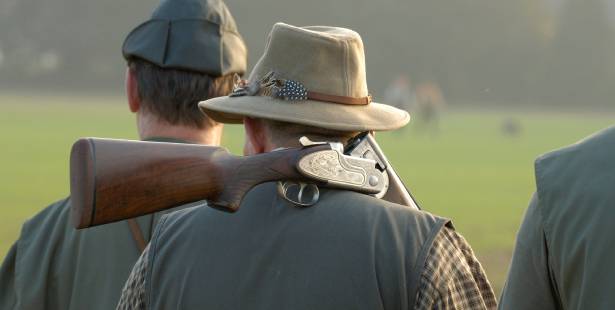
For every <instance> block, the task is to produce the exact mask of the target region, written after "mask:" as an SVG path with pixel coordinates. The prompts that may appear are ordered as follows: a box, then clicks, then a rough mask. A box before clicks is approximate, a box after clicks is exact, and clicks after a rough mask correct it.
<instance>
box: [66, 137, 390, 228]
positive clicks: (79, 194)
mask: <svg viewBox="0 0 615 310" xmlns="http://www.w3.org/2000/svg"><path fill="white" fill-rule="evenodd" d="M301 141H302V144H303V147H298V148H287V149H281V150H277V151H273V152H269V153H264V154H258V155H253V156H234V155H231V154H230V153H229V152H228V151H227V150H226V149H224V148H222V147H214V146H204V145H198V144H178V143H164V142H145V141H130V140H115V139H101V138H83V139H79V140H78V141H77V142H75V144H74V145H73V148H72V151H71V157H70V189H71V204H72V210H71V213H72V222H73V225H74V226H75V227H76V228H78V229H80V228H87V227H91V226H96V225H101V224H105V223H110V222H114V221H119V220H124V219H128V218H133V217H137V216H141V215H145V214H149V213H154V212H157V211H161V210H165V209H169V208H172V207H175V206H179V205H183V204H186V203H190V202H195V201H200V200H207V202H208V205H209V206H211V207H214V208H217V209H221V210H224V211H229V212H234V211H236V210H237V209H238V208H239V206H240V204H241V200H242V199H243V197H244V195H245V194H246V193H247V192H248V191H249V190H250V189H252V188H253V187H254V186H256V185H258V184H261V183H264V182H269V181H280V180H285V181H287V180H290V181H296V182H306V183H311V184H315V185H317V186H325V187H334V188H345V189H349V190H355V191H359V192H362V193H366V194H378V193H381V192H383V191H384V190H386V187H387V184H386V180H385V178H384V177H383V174H382V171H380V170H378V169H377V165H376V162H375V161H374V160H372V159H364V158H355V157H351V156H348V155H345V154H343V146H342V145H341V144H340V143H328V142H311V141H309V140H308V139H307V138H305V137H304V138H302V140H301Z"/></svg>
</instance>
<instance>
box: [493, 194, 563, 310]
mask: <svg viewBox="0 0 615 310" xmlns="http://www.w3.org/2000/svg"><path fill="white" fill-rule="evenodd" d="M549 270H550V268H549V258H548V247H547V241H546V238H545V231H544V226H543V220H542V215H541V213H540V201H539V197H538V195H537V194H535V195H534V197H533V198H532V201H531V202H530V206H529V207H528V209H527V211H526V213H525V216H524V219H523V223H522V224H521V228H520V230H519V233H518V234H517V241H516V244H515V250H514V252H513V258H512V263H511V266H510V269H509V271H508V279H507V280H506V284H505V286H504V289H503V291H502V296H501V298H500V309H529V310H531V309H541V310H549V309H558V304H557V298H556V296H557V294H556V293H555V292H556V289H555V285H553V281H552V278H551V273H550V271H549Z"/></svg>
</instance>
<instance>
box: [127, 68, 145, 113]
mask: <svg viewBox="0 0 615 310" xmlns="http://www.w3.org/2000/svg"><path fill="white" fill-rule="evenodd" d="M124 84H125V87H126V97H127V98H128V108H129V109H130V112H132V113H137V111H139V108H141V98H139V88H138V86H137V77H136V75H135V71H134V70H133V69H131V68H130V67H127V68H126V80H125V82H124Z"/></svg>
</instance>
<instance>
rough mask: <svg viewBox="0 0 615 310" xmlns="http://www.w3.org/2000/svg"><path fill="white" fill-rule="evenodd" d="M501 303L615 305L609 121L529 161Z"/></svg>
mask: <svg viewBox="0 0 615 310" xmlns="http://www.w3.org/2000/svg"><path fill="white" fill-rule="evenodd" d="M536 185H537V191H536V194H535V195H534V197H533V199H532V202H531V203H530V206H529V208H528V210H527V213H526V215H525V219H524V221H523V224H522V226H521V229H520V231H519V234H518V235H517V243H516V246H515V251H514V254H513V260H512V264H511V267H510V271H509V275H508V280H507V282H506V285H505V287H504V291H503V293H502V298H501V301H500V309H541V310H548V309H592V310H593V309H613V308H615V277H613V262H615V225H614V224H613V220H614V219H615V127H612V128H610V129H607V130H604V131H602V132H600V133H598V134H596V135H593V136H591V137H589V138H587V139H585V140H583V141H580V142H579V143H577V144H575V145H572V146H570V147H567V148H564V149H561V150H558V151H555V152H553V153H550V154H547V155H545V156H542V157H540V158H539V159H538V160H537V161H536Z"/></svg>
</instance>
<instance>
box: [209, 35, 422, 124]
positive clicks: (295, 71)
mask: <svg viewBox="0 0 615 310" xmlns="http://www.w3.org/2000/svg"><path fill="white" fill-rule="evenodd" d="M199 107H200V108H201V110H202V111H203V112H204V113H206V114H207V115H208V116H209V117H211V118H212V119H214V120H216V121H218V122H222V123H241V122H242V121H243V118H244V117H254V118H263V119H270V120H276V121H283V122H289V123H295V124H302V125H310V126H315V127H320V128H325V129H332V130H339V131H368V130H373V131H382V130H394V129H397V128H400V127H403V126H404V125H406V124H407V123H408V121H409V120H410V115H409V114H408V113H407V112H406V111H403V110H400V109H397V108H395V107H392V106H389V105H386V104H380V103H376V102H373V101H372V100H371V96H370V95H369V92H368V88H367V81H366V73H365V54H364V50H363V42H362V40H361V37H360V36H359V34H357V33H356V32H354V31H352V30H350V29H346V28H338V27H327V26H310V27H295V26H291V25H287V24H284V23H277V24H275V25H274V26H273V29H272V30H271V33H270V34H269V37H268V41H267V45H266V47H265V52H264V54H263V56H262V57H261V58H260V60H259V61H258V63H257V64H256V65H255V67H254V69H253V71H252V73H251V74H250V77H249V78H248V80H246V81H241V82H240V83H238V85H237V87H236V88H235V90H234V91H233V93H232V94H231V95H229V96H224V97H218V98H212V99H209V100H206V101H202V102H200V103H199Z"/></svg>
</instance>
